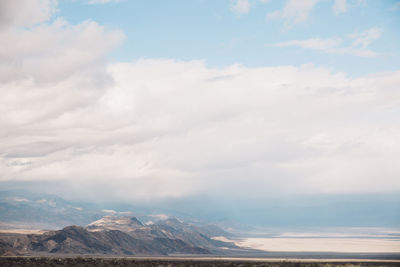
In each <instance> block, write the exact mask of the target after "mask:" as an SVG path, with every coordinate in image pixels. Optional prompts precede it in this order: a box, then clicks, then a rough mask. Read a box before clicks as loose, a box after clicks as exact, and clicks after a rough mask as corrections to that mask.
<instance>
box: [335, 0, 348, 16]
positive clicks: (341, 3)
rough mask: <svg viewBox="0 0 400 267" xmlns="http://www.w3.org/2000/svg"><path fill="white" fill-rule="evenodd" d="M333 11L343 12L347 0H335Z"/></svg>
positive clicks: (336, 12)
mask: <svg viewBox="0 0 400 267" xmlns="http://www.w3.org/2000/svg"><path fill="white" fill-rule="evenodd" d="M333 11H334V12H335V14H340V13H345V12H346V11H347V0H335V4H334V5H333Z"/></svg>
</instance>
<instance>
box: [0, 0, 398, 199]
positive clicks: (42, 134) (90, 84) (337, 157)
mask: <svg viewBox="0 0 400 267" xmlns="http://www.w3.org/2000/svg"><path fill="white" fill-rule="evenodd" d="M43 3H44V2H43ZM47 3H50V2H47ZM42 12H43V13H41V15H40V16H38V18H41V19H34V20H33V19H29V20H27V21H30V22H29V23H33V21H34V22H35V24H32V25H31V27H30V28H29V29H28V28H21V27H20V26H21V25H24V24H25V22H23V23H22V22H18V23H14V22H13V23H14V24H13V25H14V26H12V27H11V26H9V27H6V28H2V30H1V33H0V34H1V40H2V42H1V46H2V47H1V49H0V51H3V52H0V92H1V98H0V129H2V130H1V131H0V136H1V138H0V181H2V182H10V181H25V182H30V183H35V182H37V183H43V184H45V183H46V182H48V183H59V184H60V185H61V184H62V185H63V186H64V188H63V190H66V191H67V190H69V191H74V190H75V191H76V192H82V194H83V193H87V192H92V193H93V194H97V196H99V195H101V196H102V197H107V196H108V197H114V198H123V199H131V200H132V199H153V198H163V197H182V196H188V195H192V194H203V193H207V194H214V195H231V196H238V195H242V196H246V195H247V196H264V195H265V194H270V195H274V194H275V195H279V194H287V193H297V194H316V193H318V194H319V193H385V192H398V191H399V190H400V181H399V179H398V174H399V173H400V167H399V165H398V162H397V161H398V160H397V159H398V158H400V143H399V142H398V140H400V126H399V125H400V123H399V118H400V116H399V112H400V110H399V106H400V105H399V104H400V103H399V102H400V95H399V91H398V84H399V83H400V75H399V74H400V72H387V73H378V74H374V75H367V76H363V77H358V78H352V77H348V76H346V75H344V74H342V73H334V72H331V71H329V70H326V69H323V68H317V67H313V66H310V65H304V66H301V67H294V66H278V67H260V68H248V67H245V66H242V65H230V66H226V67H224V68H212V67H208V66H207V65H206V64H205V63H204V62H203V61H177V60H172V59H146V60H145V59H143V60H135V61H131V62H115V63H109V62H107V61H106V60H105V59H104V58H105V55H106V54H107V53H108V51H110V49H112V48H113V47H114V46H115V45H117V44H118V43H119V42H120V41H121V39H122V38H123V34H122V33H121V32H119V31H118V30H107V29H105V28H104V27H103V26H100V25H98V24H97V23H96V22H93V21H86V22H83V23H81V24H77V25H71V24H69V23H68V22H67V21H65V20H62V19H55V20H54V21H53V22H48V20H47V21H46V23H43V18H44V17H46V18H48V15H44V14H48V13H47V9H46V8H44V9H42ZM26 23H28V22H26ZM38 23H41V24H38ZM5 24H7V25H11V22H7V23H5ZM359 38H361V39H359V40H360V41H358V42H357V45H360V46H361V47H363V46H365V45H368V42H370V40H371V38H368V37H366V36H364V35H362V36H361V35H360V36H359ZM355 40H356V39H355ZM357 40H358V39H357ZM355 42H356V41H355ZM319 45H321V44H319ZM322 45H324V44H323V43H322ZM4 51H8V52H7V53H5V52H4Z"/></svg>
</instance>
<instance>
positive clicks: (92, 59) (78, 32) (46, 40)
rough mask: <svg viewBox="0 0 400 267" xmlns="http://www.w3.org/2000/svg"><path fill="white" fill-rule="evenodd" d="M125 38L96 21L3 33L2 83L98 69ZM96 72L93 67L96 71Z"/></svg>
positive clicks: (0, 50) (59, 22) (58, 22)
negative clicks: (100, 62) (98, 65)
mask: <svg viewBox="0 0 400 267" xmlns="http://www.w3.org/2000/svg"><path fill="white" fill-rule="evenodd" d="M122 37H123V34H122V33H121V32H120V31H115V30H114V31H107V30H105V29H104V27H102V26H99V25H98V24H97V23H95V22H93V21H85V22H83V23H81V24H78V25H70V24H69V23H68V22H66V21H65V20H61V19H58V20H56V21H54V23H52V24H41V25H37V26H34V27H33V28H29V29H14V28H12V29H8V30H5V31H2V32H0V39H1V40H2V42H1V43H0V80H2V81H17V80H19V79H26V78H32V79H34V81H36V82H43V81H54V80H57V81H58V80H59V79H61V78H65V77H68V76H70V75H72V74H74V73H82V72H83V71H86V70H87V67H88V66H89V65H92V66H96V65H97V64H98V63H99V61H101V60H102V56H103V55H104V54H105V53H106V52H107V51H109V50H110V49H111V48H112V47H114V46H115V45H116V44H117V43H118V42H119V41H120V40H121V39H122ZM92 70H93V68H92Z"/></svg>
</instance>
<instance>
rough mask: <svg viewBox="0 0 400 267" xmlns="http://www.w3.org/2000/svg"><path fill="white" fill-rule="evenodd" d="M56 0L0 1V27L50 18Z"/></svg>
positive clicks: (22, 24) (32, 22)
mask: <svg viewBox="0 0 400 267" xmlns="http://www.w3.org/2000/svg"><path fill="white" fill-rule="evenodd" d="M56 8H57V1H56V0H2V1H0V28H1V27H3V28H4V27H12V26H32V25H34V24H37V23H41V22H44V21H47V20H48V19H50V17H51V16H52V15H53V14H54V13H55V12H56Z"/></svg>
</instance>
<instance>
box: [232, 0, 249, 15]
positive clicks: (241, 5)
mask: <svg viewBox="0 0 400 267" xmlns="http://www.w3.org/2000/svg"><path fill="white" fill-rule="evenodd" d="M231 4H232V7H231V9H232V11H234V12H235V13H237V14H247V13H249V11H250V1H249V0H235V1H234V2H232V3H231Z"/></svg>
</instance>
